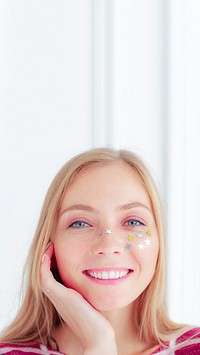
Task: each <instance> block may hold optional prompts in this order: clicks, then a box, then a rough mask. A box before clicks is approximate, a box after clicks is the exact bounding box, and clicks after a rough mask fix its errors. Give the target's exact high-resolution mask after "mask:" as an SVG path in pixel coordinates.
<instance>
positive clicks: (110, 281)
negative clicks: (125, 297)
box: [83, 268, 134, 286]
mask: <svg viewBox="0 0 200 355" xmlns="http://www.w3.org/2000/svg"><path fill="white" fill-rule="evenodd" d="M127 270H129V272H128V274H127V275H125V276H123V277H121V278H118V279H98V278H95V277H92V276H90V275H89V273H88V272H93V273H94V272H96V273H98V272H103V271H106V272H109V271H119V272H120V271H127ZM133 272H134V270H132V269H125V268H98V269H88V270H85V271H83V274H84V275H85V276H86V277H87V278H88V279H89V280H90V281H92V282H95V283H96V284H98V285H105V286H107V285H119V284H121V283H123V282H125V281H126V280H127V279H128V278H129V277H130V276H131V275H132V274H133Z"/></svg>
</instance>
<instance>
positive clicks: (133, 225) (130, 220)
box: [124, 218, 145, 227]
mask: <svg viewBox="0 0 200 355" xmlns="http://www.w3.org/2000/svg"><path fill="white" fill-rule="evenodd" d="M128 222H134V223H133V224H128ZM124 224H127V225H128V226H129V227H138V226H144V225H145V224H144V223H142V222H141V221H139V220H138V219H134V218H131V219H128V220H127V221H126V222H125V223H124Z"/></svg>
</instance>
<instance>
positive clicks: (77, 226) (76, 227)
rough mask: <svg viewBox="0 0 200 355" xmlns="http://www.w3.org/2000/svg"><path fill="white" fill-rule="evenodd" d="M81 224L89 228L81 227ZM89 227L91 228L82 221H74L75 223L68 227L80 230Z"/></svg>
mask: <svg viewBox="0 0 200 355" xmlns="http://www.w3.org/2000/svg"><path fill="white" fill-rule="evenodd" d="M81 224H85V225H87V226H83V225H81ZM75 225H76V226H75ZM88 226H90V224H89V223H87V222H85V221H81V220H80V221H74V222H72V223H71V224H70V225H69V226H68V228H74V229H79V228H86V227H88Z"/></svg>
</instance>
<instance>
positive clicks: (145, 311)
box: [0, 148, 181, 344]
mask: <svg viewBox="0 0 200 355" xmlns="http://www.w3.org/2000/svg"><path fill="white" fill-rule="evenodd" d="M116 161H122V162H124V163H126V164H128V165H129V166H130V167H131V168H132V169H133V170H134V171H135V173H137V175H138V176H139V177H140V179H141V181H142V183H143V185H144V187H145V189H146V191H147V193H148V195H149V197H150V200H151V204H152V211H153V213H154V217H155V221H156V225H157V230H158V235H159V254H158V260H157V266H156V271H155V274H154V277H153V279H152V280H151V282H150V284H149V285H148V287H147V288H146V289H145V290H144V291H143V293H142V294H141V295H140V296H139V298H138V314H137V322H138V330H139V335H140V337H141V339H144V340H146V341H148V342H152V343H157V342H159V343H161V342H163V341H166V340H169V339H170V337H171V336H172V334H173V333H174V332H176V331H178V330H179V329H181V326H180V325H178V324H176V323H174V322H172V321H171V320H170V319H169V317H168V315H167V312H166V306H165V281H166V280H165V269H166V267H165V236H164V222H163V213H162V210H163V208H162V206H161V201H160V197H159V193H158V191H157V188H156V186H155V183H154V181H153V179H152V177H151V174H150V173H149V171H148V169H147V167H146V166H145V164H144V163H143V161H142V160H141V159H140V158H139V157H138V156H137V155H135V154H134V153H132V152H130V151H127V150H114V149H111V148H97V149H92V150H89V151H87V152H84V153H81V154H79V155H77V156H75V157H74V158H72V159H71V160H70V161H69V162H67V163H66V164H65V165H64V166H63V167H62V169H61V170H60V171H59V172H58V174H57V175H56V177H55V178H54V180H53V182H52V183H51V185H50V187H49V190H48V192H47V195H46V198H45V200H44V204H43V208H42V211H41V215H40V219H39V223H38V226H37V229H36V232H35V236H34V239H33V241H32V244H31V247H30V251H29V254H28V257H27V263H26V268H25V272H26V292H25V294H24V298H23V302H22V304H21V307H20V309H19V312H18V314H17V316H16V318H15V319H14V320H13V322H12V323H11V324H10V325H9V326H8V327H7V328H6V329H5V330H4V332H3V334H2V336H0V341H1V342H4V343H5V342H8V343H9V342H10V343H18V344H19V343H20V344H27V343H29V344H30V343H34V342H36V341H41V342H42V343H44V344H46V341H47V338H48V337H51V334H52V331H53V329H55V327H56V326H57V325H58V324H59V323H60V321H61V320H60V318H59V315H58V313H57V311H56V309H55V308H54V306H53V304H52V303H51V302H50V301H49V299H48V298H47V297H46V296H45V295H44V294H43V293H42V291H41V287H40V265H41V259H42V256H43V254H44V252H45V248H46V246H47V244H48V242H49V241H50V239H51V236H52V234H53V231H54V228H55V225H56V223H57V218H58V214H59V209H60V205H61V202H62V199H63V197H64V194H65V192H66V190H67V189H68V188H69V186H70V184H71V183H72V182H73V181H74V179H75V177H76V176H77V175H78V174H80V173H81V172H82V171H83V170H85V169H87V168H88V167H91V166H95V165H106V164H111V163H113V162H116Z"/></svg>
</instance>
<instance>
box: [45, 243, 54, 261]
mask: <svg viewBox="0 0 200 355" xmlns="http://www.w3.org/2000/svg"><path fill="white" fill-rule="evenodd" d="M45 254H47V255H48V256H49V258H50V259H51V258H52V256H53V255H54V245H53V243H52V242H49V243H48V244H47V246H46V249H45Z"/></svg>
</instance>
